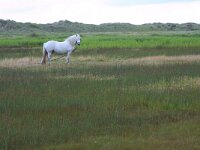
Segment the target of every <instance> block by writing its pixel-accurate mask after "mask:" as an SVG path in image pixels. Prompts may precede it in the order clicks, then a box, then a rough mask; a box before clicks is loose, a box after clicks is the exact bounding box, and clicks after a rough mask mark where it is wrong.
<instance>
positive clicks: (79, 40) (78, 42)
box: [75, 34, 81, 45]
mask: <svg viewBox="0 0 200 150" xmlns="http://www.w3.org/2000/svg"><path fill="white" fill-rule="evenodd" d="M75 44H78V45H80V44H81V36H80V35H79V34H76V43H75Z"/></svg>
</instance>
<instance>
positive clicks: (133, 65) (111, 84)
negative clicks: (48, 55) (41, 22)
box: [0, 32, 200, 150]
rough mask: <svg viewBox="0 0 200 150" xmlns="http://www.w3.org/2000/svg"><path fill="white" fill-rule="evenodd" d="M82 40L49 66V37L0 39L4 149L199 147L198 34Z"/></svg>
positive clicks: (93, 36)
mask: <svg viewBox="0 0 200 150" xmlns="http://www.w3.org/2000/svg"><path fill="white" fill-rule="evenodd" d="M83 36H84V37H83V38H82V43H81V44H82V45H81V46H80V47H79V48H78V49H77V51H76V52H74V53H73V54H72V58H71V60H72V62H71V64H70V65H67V64H65V59H59V60H58V61H54V62H52V64H51V65H50V66H48V65H40V64H38V62H39V61H40V59H41V56H42V52H41V51H42V50H41V44H42V43H43V42H45V41H46V40H48V39H49V37H8V38H7V39H2V38H1V40H0V47H1V48H0V53H1V54H0V85H1V86H0V118H1V119H0V149H21V150H23V149H24V150H25V149H38V150H39V149H41V150H50V149H55V150H57V149H58V150H60V149H74V150H75V149H80V150H85V149H87V150H90V149H91V150H94V149H99V150H123V149H126V150H128V149H130V150H132V149H142V150H146V149H148V150H151V149H152V150H155V149H162V150H168V149H170V150H173V149H174V150H177V149H181V150H187V149H191V150H192V149H193V150H197V149H199V148H200V142H199V141H200V127H199V124H200V103H199V102H200V101H199V97H200V92H199V90H200V35H198V34H188V33H185V34H183V33H181V34H178V33H170V34H167V33H160V32H159V33H149V32H148V33H140V34H136V33H128V34H122V33H120V34H108V33H107V34H103V33H102V34H83ZM50 38H53V37H50ZM64 38H65V37H55V40H63V39H64ZM54 57H56V56H54Z"/></svg>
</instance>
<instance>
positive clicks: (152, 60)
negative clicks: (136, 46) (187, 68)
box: [121, 55, 200, 66]
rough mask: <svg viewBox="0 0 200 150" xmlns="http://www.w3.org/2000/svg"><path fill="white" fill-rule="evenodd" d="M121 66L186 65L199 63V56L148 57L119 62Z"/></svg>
mask: <svg viewBox="0 0 200 150" xmlns="http://www.w3.org/2000/svg"><path fill="white" fill-rule="evenodd" d="M121 62H122V64H133V65H145V66H146V65H151V66H152V65H153V66H160V65H164V64H188V63H194V62H200V55H185V56H149V57H142V58H134V59H132V58H131V59H126V60H121Z"/></svg>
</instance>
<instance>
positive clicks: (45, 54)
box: [41, 44, 47, 64]
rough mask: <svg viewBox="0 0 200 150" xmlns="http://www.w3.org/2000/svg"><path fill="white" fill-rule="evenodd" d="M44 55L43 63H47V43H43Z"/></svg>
mask: <svg viewBox="0 0 200 150" xmlns="http://www.w3.org/2000/svg"><path fill="white" fill-rule="evenodd" d="M42 52H43V57H42V60H41V64H46V57H47V51H46V49H45V44H43V50H42Z"/></svg>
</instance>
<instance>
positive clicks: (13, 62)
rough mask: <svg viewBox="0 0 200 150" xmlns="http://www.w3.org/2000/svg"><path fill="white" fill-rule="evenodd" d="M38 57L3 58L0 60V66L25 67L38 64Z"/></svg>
mask: <svg viewBox="0 0 200 150" xmlns="http://www.w3.org/2000/svg"><path fill="white" fill-rule="evenodd" d="M40 59H41V58H37V57H23V58H5V59H2V60H0V67H2V68H26V67H34V66H39V65H40Z"/></svg>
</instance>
